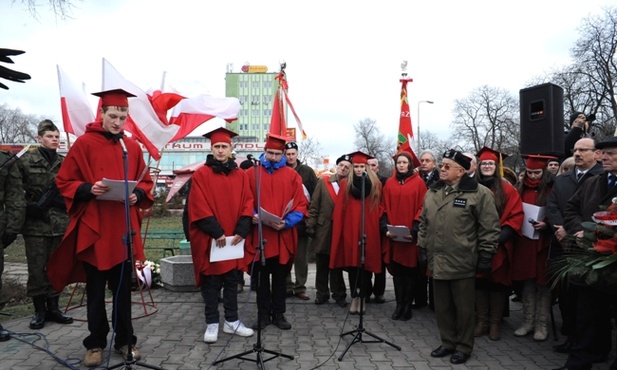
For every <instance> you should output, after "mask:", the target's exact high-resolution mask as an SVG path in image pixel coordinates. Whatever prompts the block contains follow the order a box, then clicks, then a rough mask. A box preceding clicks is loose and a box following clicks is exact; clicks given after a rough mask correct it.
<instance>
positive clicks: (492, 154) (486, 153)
mask: <svg viewBox="0 0 617 370" xmlns="http://www.w3.org/2000/svg"><path fill="white" fill-rule="evenodd" d="M476 155H477V156H478V158H479V160H480V161H495V163H499V162H501V161H502V160H504V159H506V157H508V155H507V154H505V153H501V152H498V151H497V150H494V149H491V148H489V147H487V146H485V147H483V148H482V149H480V151H479V152H478V154H476Z"/></svg>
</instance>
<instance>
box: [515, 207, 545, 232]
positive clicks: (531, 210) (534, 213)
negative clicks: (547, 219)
mask: <svg viewBox="0 0 617 370" xmlns="http://www.w3.org/2000/svg"><path fill="white" fill-rule="evenodd" d="M545 212H546V207H539V206H536V205H533V204H529V203H524V202H523V213H525V220H524V221H523V226H522V228H521V233H522V234H523V235H524V236H526V237H528V238H529V239H534V240H537V239H540V231H538V230H536V229H534V228H533V225H532V224H531V223H530V222H529V220H530V219H531V220H535V221H542V220H544V214H545Z"/></svg>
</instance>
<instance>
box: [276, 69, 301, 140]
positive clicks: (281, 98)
mask: <svg viewBox="0 0 617 370" xmlns="http://www.w3.org/2000/svg"><path fill="white" fill-rule="evenodd" d="M275 80H278V82H279V88H278V90H277V91H276V94H274V103H273V104H272V117H271V119H270V133H271V134H275V135H281V136H286V135H287V119H286V118H285V104H287V106H288V107H289V110H291V113H292V114H293V116H294V118H295V120H296V124H297V125H298V129H299V130H300V132H301V133H302V140H304V139H306V132H305V131H304V128H303V127H302V122H301V121H300V118H299V117H298V114H297V113H296V110H295V109H294V107H293V104H291V100H290V99H289V95H288V93H287V91H288V90H289V86H288V84H287V78H286V75H285V70H281V71H280V72H279V74H278V75H277V76H276V77H275Z"/></svg>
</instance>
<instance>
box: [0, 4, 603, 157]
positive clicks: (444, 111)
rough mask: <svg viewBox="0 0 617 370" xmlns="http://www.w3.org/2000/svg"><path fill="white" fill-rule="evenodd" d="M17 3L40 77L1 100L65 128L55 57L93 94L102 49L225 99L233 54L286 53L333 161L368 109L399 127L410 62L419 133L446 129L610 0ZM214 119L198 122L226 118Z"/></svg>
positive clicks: (142, 77) (7, 29) (526, 77)
mask: <svg viewBox="0 0 617 370" xmlns="http://www.w3.org/2000/svg"><path fill="white" fill-rule="evenodd" d="M7 3H8V4H7ZM10 3H11V2H10V1H2V2H1V3H0V47H5V48H15V49H21V50H25V51H26V54H23V55H21V56H17V57H14V61H15V62H16V64H15V68H16V69H17V70H19V71H23V72H27V73H29V74H30V75H31V76H32V80H30V81H28V82H27V83H25V84H16V83H12V82H9V83H7V85H9V87H10V90H8V91H4V90H0V97H1V100H0V103H5V104H7V105H8V106H9V107H11V108H17V107H18V108H20V109H21V110H22V111H23V112H25V113H27V114H37V115H43V116H46V117H48V118H51V119H52V120H54V121H55V122H56V123H57V124H59V125H60V124H61V115H60V103H59V100H60V98H59V93H58V82H57V73H56V64H58V65H60V67H62V69H63V70H64V71H65V72H66V73H67V74H68V75H69V76H70V77H71V78H72V79H73V80H76V81H83V82H84V83H85V85H86V88H87V90H88V91H99V90H100V87H101V60H102V58H106V59H107V60H108V61H109V62H110V63H111V64H112V65H113V66H114V67H115V68H116V69H117V70H118V71H119V72H120V73H122V74H123V75H124V77H126V78H127V79H129V80H130V81H131V82H133V83H135V84H136V85H138V86H140V87H141V88H142V89H143V90H148V89H149V88H159V87H160V85H161V80H162V75H163V72H166V73H167V80H166V81H167V82H169V83H170V84H171V85H173V87H174V88H176V89H177V90H178V91H180V92H181V93H183V94H184V95H187V96H193V95H197V94H202V93H208V94H211V95H214V96H224V95H225V81H224V77H225V71H226V65H227V64H228V63H233V65H234V69H235V71H238V72H239V69H240V67H241V66H242V65H243V64H245V62H249V63H250V64H257V65H266V66H268V68H269V71H271V72H276V71H277V70H278V64H279V62H280V61H285V62H286V63H287V76H288V82H289V96H290V98H291V101H292V102H293V103H294V106H295V108H296V111H297V113H298V115H299V116H300V118H301V120H302V122H303V125H304V128H305V131H306V132H307V134H308V135H309V136H312V137H314V138H316V139H318V140H319V142H320V143H321V145H322V147H323V148H324V151H323V154H324V155H329V156H331V157H333V158H336V157H338V156H339V155H341V154H343V153H346V152H350V151H352V150H353V149H354V146H353V139H354V134H353V125H354V124H356V123H357V122H359V121H360V120H363V119H365V118H371V119H374V120H376V121H377V123H378V125H379V126H380V127H381V128H382V130H383V132H384V133H385V134H387V135H389V136H392V137H393V138H394V137H396V132H397V129H398V116H399V109H400V105H399V94H400V83H399V81H398V80H399V77H400V65H401V62H402V61H403V60H407V61H408V69H407V71H408V74H409V77H411V78H413V80H414V82H412V83H410V84H409V85H408V95H409V104H410V108H411V116H412V121H413V128H414V131H415V130H416V129H417V128H416V124H417V122H416V121H417V104H418V101H421V100H432V101H434V102H435V103H434V104H433V105H429V104H422V105H421V118H420V122H421V130H422V132H426V131H427V130H429V131H431V132H433V133H435V134H437V135H439V136H440V137H442V138H443V139H446V138H447V137H449V136H450V122H451V121H452V118H453V113H452V110H453V107H454V100H455V99H461V98H465V97H466V96H467V95H468V94H469V93H470V92H471V91H472V90H473V89H475V88H477V87H479V86H482V85H484V84H486V85H489V86H494V87H500V88H504V89H507V90H509V91H511V92H512V94H514V95H515V96H518V91H519V90H520V89H521V88H523V87H525V86H527V84H528V81H530V80H531V79H532V78H533V77H534V76H535V75H538V74H543V73H546V72H548V71H550V70H551V69H553V68H559V67H561V66H564V65H567V64H569V63H571V60H570V55H569V50H570V48H571V47H572V46H573V45H574V42H575V41H576V39H577V38H578V37H579V34H578V26H579V24H580V22H581V19H582V18H584V17H587V16H589V15H591V14H600V13H601V11H602V7H605V6H609V5H612V4H613V3H614V1H610V0H586V1H570V0H568V1H548V0H547V1H539V0H520V1H508V2H506V1H494V0H487V1H473V0H467V1H459V0H446V1H422V2H419V1H409V0H406V1H398V0H397V1H379V2H368V1H358V0H356V1H347V0H338V1H332V0H330V1H325V0H314V1H310V2H300V1H283V0H280V1H279V0H261V1H253V0H246V1H239V0H220V1H217V0H210V1H201V0H174V1H169V0H165V1H163V0H106V1H95V0H83V1H79V0H74V1H73V3H74V8H73V10H72V12H71V14H70V15H71V17H72V18H71V19H68V20H60V19H57V18H56V17H55V16H54V15H53V13H52V12H51V11H50V10H49V9H48V7H47V6H46V5H43V6H40V7H39V8H38V12H39V17H38V19H35V18H33V17H32V16H31V15H30V14H29V13H28V11H27V9H25V7H24V6H23V5H21V4H20V3H21V0H16V3H15V4H13V5H11V4H10ZM39 3H41V4H44V3H47V0H39ZM302 4H306V5H302ZM93 104H95V103H93ZM210 122H212V121H210ZM210 122H209V123H206V124H205V125H204V126H206V127H208V128H204V129H203V130H201V131H203V132H205V131H208V130H209V129H210V128H211V127H212V125H220V122H217V123H210ZM208 125H210V126H208Z"/></svg>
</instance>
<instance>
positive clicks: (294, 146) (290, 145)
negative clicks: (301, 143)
mask: <svg viewBox="0 0 617 370" xmlns="http://www.w3.org/2000/svg"><path fill="white" fill-rule="evenodd" d="M285 149H295V150H298V144H296V143H295V142H293V141H291V142H289V143H287V144H285Z"/></svg>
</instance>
